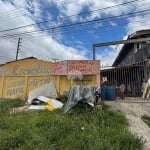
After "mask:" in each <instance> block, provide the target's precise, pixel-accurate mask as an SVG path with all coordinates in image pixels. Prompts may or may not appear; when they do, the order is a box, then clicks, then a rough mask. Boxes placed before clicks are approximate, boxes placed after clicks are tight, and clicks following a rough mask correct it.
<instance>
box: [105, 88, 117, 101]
mask: <svg viewBox="0 0 150 150" xmlns="http://www.w3.org/2000/svg"><path fill="white" fill-rule="evenodd" d="M105 94H106V95H105V96H106V100H115V99H116V87H115V86H106V89H105Z"/></svg>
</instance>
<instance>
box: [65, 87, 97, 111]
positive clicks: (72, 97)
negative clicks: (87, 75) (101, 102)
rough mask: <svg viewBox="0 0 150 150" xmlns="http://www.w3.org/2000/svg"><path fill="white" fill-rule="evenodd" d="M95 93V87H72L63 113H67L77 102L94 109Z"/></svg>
mask: <svg viewBox="0 0 150 150" xmlns="http://www.w3.org/2000/svg"><path fill="white" fill-rule="evenodd" d="M95 91H96V87H95V86H72V87H71V89H70V92H69V96H68V100H67V103H66V105H65V108H64V109H65V110H64V112H68V111H69V110H70V109H71V108H73V107H74V106H75V105H77V104H78V103H79V102H83V103H84V104H88V105H89V106H91V107H94V102H95V98H94V95H95Z"/></svg>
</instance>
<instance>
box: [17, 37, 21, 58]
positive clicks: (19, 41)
mask: <svg viewBox="0 0 150 150" xmlns="http://www.w3.org/2000/svg"><path fill="white" fill-rule="evenodd" d="M20 43H21V38H19V39H18V45H17V52H16V61H17V60H18V54H19V50H20V46H21V45H20Z"/></svg>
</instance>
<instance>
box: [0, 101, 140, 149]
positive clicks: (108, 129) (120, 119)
mask: <svg viewBox="0 0 150 150" xmlns="http://www.w3.org/2000/svg"><path fill="white" fill-rule="evenodd" d="M20 105H22V101H20V100H13V101H10V100H3V101H2V100H1V101H0V114H1V121H0V149H1V150H14V149H15V150H34V149H35V150H141V149H142V146H143V144H142V142H141V140H140V139H139V138H137V137H134V136H133V135H132V134H131V133H129V132H128V130H127V120H126V118H125V117H124V115H123V114H121V113H120V112H115V113H114V112H109V111H108V110H107V107H106V106H105V107H104V108H103V110H102V111H100V110H95V109H93V110H84V109H82V108H79V107H76V108H74V109H73V110H72V111H71V112H70V113H66V114H64V113H63V109H62V110H56V111H53V112H49V111H47V110H42V111H32V112H22V113H19V114H12V115H10V114H9V112H10V109H11V108H12V107H16V106H20Z"/></svg>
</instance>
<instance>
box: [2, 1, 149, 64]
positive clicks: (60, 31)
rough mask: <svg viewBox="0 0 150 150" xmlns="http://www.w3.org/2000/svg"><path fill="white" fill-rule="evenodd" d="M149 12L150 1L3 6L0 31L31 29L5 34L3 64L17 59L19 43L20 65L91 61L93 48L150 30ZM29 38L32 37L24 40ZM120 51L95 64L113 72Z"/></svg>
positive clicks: (106, 50) (102, 52)
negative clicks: (23, 61) (25, 61)
mask: <svg viewBox="0 0 150 150" xmlns="http://www.w3.org/2000/svg"><path fill="white" fill-rule="evenodd" d="M149 9H150V1H149V0H136V1H134V0H132V1H131V0H107V1H106V0H19V1H18V0H3V1H2V0H1V1H0V31H3V30H8V29H13V28H17V27H22V26H26V25H30V26H27V27H26V28H25V27H22V28H20V29H17V30H10V31H7V32H0V41H1V42H0V63H5V62H8V61H11V60H14V59H15V56H16V47H17V40H18V38H19V37H21V38H22V40H21V42H22V43H21V46H20V52H19V59H22V58H26V57H31V56H33V57H37V58H39V59H43V60H47V61H52V60H53V59H58V60H67V59H92V58H93V56H92V44H94V43H99V42H108V41H114V40H122V39H126V38H127V36H128V35H130V34H131V33H133V32H135V31H137V30H143V29H149V28H150V20H149V19H150V10H149ZM138 12H141V13H138ZM128 14H132V15H128ZM71 16H72V17H71ZM116 16H120V17H116ZM94 20H97V21H94ZM45 21H47V22H45ZM91 21H93V22H92V23H91V24H89V23H88V22H91ZM38 22H44V23H40V24H36V23H38ZM85 22H86V24H83V23H85ZM31 24H34V25H31ZM71 24H72V26H71ZM75 24H78V25H76V26H75ZM68 25H69V27H68ZM62 26H63V28H62ZM64 26H67V27H66V28H64ZM47 28H48V30H45V29H47ZM33 31H36V32H33ZM26 32H31V33H30V34H28V35H27V34H21V33H26ZM15 34H17V35H16V36H13V35H15ZM4 35H7V36H6V37H5V38H4V37H3V36H4ZM9 35H11V36H10V37H8V36H9ZM120 49H121V46H119V45H116V46H109V47H102V48H97V52H96V59H98V60H100V61H101V64H103V65H109V66H110V65H111V64H112V63H113V61H114V60H115V58H116V56H117V55H118V53H119V51H120Z"/></svg>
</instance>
